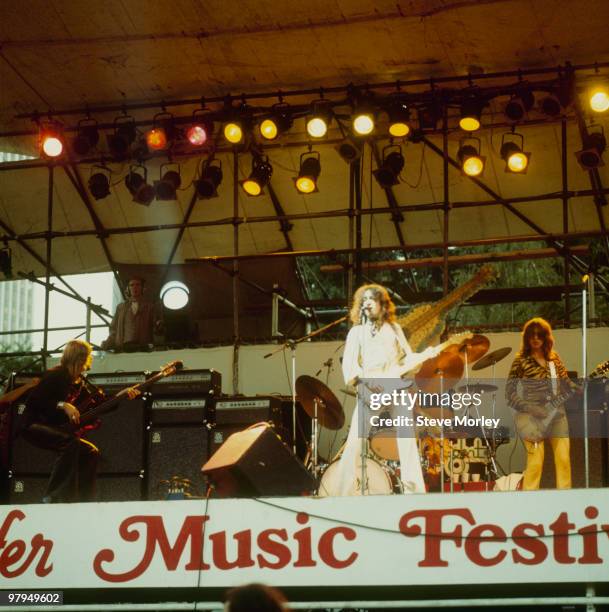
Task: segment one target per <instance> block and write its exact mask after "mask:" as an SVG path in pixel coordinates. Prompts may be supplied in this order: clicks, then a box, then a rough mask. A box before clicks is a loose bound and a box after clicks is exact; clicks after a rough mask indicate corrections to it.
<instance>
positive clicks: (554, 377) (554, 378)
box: [548, 361, 558, 395]
mask: <svg viewBox="0 0 609 612" xmlns="http://www.w3.org/2000/svg"><path fill="white" fill-rule="evenodd" d="M548 366H549V367H550V378H551V380H552V393H553V394H554V395H558V381H557V378H558V377H557V374H556V364H555V363H554V362H553V361H549V362H548Z"/></svg>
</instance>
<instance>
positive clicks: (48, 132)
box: [40, 125, 64, 158]
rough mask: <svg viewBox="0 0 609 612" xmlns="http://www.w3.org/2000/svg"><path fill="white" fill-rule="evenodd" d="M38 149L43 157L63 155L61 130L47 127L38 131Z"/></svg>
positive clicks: (54, 126) (51, 126) (55, 127)
mask: <svg viewBox="0 0 609 612" xmlns="http://www.w3.org/2000/svg"><path fill="white" fill-rule="evenodd" d="M40 148H41V150H42V153H43V155H44V156H46V157H49V158H55V157H59V156H60V155H62V154H63V150H64V140H63V135H62V134H61V130H60V128H59V127H58V126H56V125H48V126H45V127H43V128H42V129H41V131H40Z"/></svg>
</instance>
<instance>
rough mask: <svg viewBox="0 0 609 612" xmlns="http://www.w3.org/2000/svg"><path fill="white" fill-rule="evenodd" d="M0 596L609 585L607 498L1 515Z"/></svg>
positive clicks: (65, 509)
mask: <svg viewBox="0 0 609 612" xmlns="http://www.w3.org/2000/svg"><path fill="white" fill-rule="evenodd" d="M0 576H2V578H1V579H0V583H1V584H2V585H3V587H2V588H29V589H42V588H44V589H48V588H56V589H63V588H99V587H106V588H108V587H158V586H163V587H169V588H171V587H197V586H198V587H203V588H204V587H206V586H213V587H224V586H233V585H237V584H242V583H245V582H253V581H255V582H266V583H270V584H273V585H277V586H350V585H354V584H357V585H360V586H366V585H374V586H382V585H425V584H460V585H462V584H479V583H518V582H527V583H531V582H538V581H542V582H546V583H547V582H604V581H607V580H609V490H607V489H589V490H570V491H537V492H503V493H500V492H495V493H463V494H445V495H440V494H429V495H390V496H369V497H364V498H359V497H351V498H326V499H315V498H265V499H259V500H256V499H228V500H214V499H212V500H209V501H208V502H206V501H194V500H191V501H166V502H133V503H131V502H123V503H98V504H71V505H69V504H66V505H63V504H58V505H54V506H48V505H29V506H2V507H0Z"/></svg>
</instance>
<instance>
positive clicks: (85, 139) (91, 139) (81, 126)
mask: <svg viewBox="0 0 609 612" xmlns="http://www.w3.org/2000/svg"><path fill="white" fill-rule="evenodd" d="M77 129H78V131H77V134H76V136H75V137H74V138H73V139H72V150H73V151H74V153H76V155H80V156H81V157H82V156H83V155H86V154H87V153H88V152H89V151H90V150H91V149H93V148H94V147H95V146H97V143H98V142H99V130H98V129H97V121H95V119H82V120H81V121H79V122H78V128H77Z"/></svg>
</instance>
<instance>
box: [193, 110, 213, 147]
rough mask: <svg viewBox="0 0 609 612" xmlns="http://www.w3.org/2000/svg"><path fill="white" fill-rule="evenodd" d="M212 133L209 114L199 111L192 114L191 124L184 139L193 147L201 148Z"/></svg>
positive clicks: (211, 122)
mask: <svg viewBox="0 0 609 612" xmlns="http://www.w3.org/2000/svg"><path fill="white" fill-rule="evenodd" d="M213 133H214V122H213V121H212V120H211V117H210V116H209V114H205V111H203V110H201V109H199V110H196V111H195V112H194V113H193V114H192V124H191V125H190V127H189V128H188V129H187V130H186V139H187V140H188V142H189V143H190V144H191V145H192V146H193V147H202V146H203V145H204V144H205V143H206V142H208V141H209V139H210V138H211V137H212V135H213Z"/></svg>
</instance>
